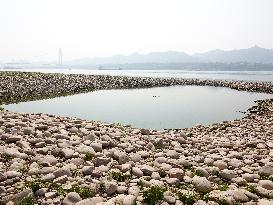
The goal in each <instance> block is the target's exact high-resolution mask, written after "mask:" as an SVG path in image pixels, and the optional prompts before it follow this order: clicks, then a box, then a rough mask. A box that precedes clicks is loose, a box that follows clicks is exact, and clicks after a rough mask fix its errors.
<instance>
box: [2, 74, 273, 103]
mask: <svg viewBox="0 0 273 205" xmlns="http://www.w3.org/2000/svg"><path fill="white" fill-rule="evenodd" d="M173 85H200V86H215V87H228V88H232V89H237V90H245V91H255V92H265V93H273V83H271V82H251V81H249V82H244V81H229V80H206V79H203V80H200V79H180V78H151V77H129V76H107V75H82V74H70V75H67V74H58V73H31V72H29V73H28V72H0V103H15V102H20V101H27V100H31V99H37V98H46V97H54V96H62V95H69V94H75V93H80V92H88V91H92V90H100V89H129V88H147V87H160V86H161V87H162V86H173Z"/></svg>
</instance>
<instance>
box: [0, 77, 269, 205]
mask: <svg viewBox="0 0 273 205" xmlns="http://www.w3.org/2000/svg"><path fill="white" fill-rule="evenodd" d="M3 75H6V76H3ZM32 75H33V76H32ZM20 76H21V77H20ZM31 76H32V77H31ZM28 78H30V80H29V81H28V80H27V79H28ZM11 79H12V80H11ZM58 80H62V81H58ZM60 82H61V83H64V84H63V86H61V83H60ZM65 82H66V84H65ZM88 82H89V83H88ZM50 83H52V84H50ZM71 83H72V84H71ZM73 83H74V84H73ZM85 83H87V85H86V84H85ZM5 85H6V87H5ZM170 85H211V86H223V87H231V88H233V89H238V90H249V91H258V92H267V93H272V91H273V90H272V83H254V82H239V81H232V82H231V81H212V80H194V79H191V80H185V79H184V80H183V79H159V78H134V77H132V78H130V77H111V76H82V75H62V74H40V73H34V74H33V73H32V74H29V73H28V74H27V73H20V74H19V73H8V74H7V73H6V74H3V73H1V82H0V90H1V91H2V102H12V101H16V100H23V99H27V97H29V98H34V97H35V96H36V97H37V96H39V95H41V96H43V93H44V92H45V91H46V92H47V93H48V94H49V93H50V94H52V95H56V94H57V95H61V94H64V93H65V94H72V93H74V92H82V91H88V90H89V89H110V88H138V87H153V86H170ZM43 86H44V87H43ZM4 88H5V89H4ZM65 88H67V89H69V90H68V91H66V90H65ZM272 180H273V100H261V101H257V103H256V106H254V107H252V108H250V109H249V113H248V114H247V116H246V117H244V118H242V119H240V120H234V121H226V122H223V123H215V124H212V125H210V126H202V125H199V126H196V127H192V128H187V129H179V130H178V129H176V130H172V129H170V130H163V131H157V130H147V129H137V128H131V127H129V126H121V125H119V124H105V123H100V122H94V121H87V120H82V119H76V118H67V117H60V116H52V115H47V114H23V113H13V112H9V111H2V112H0V204H9V205H13V204H18V205H27V204H43V205H49V204H64V205H70V204H76V205H93V204H94V205H95V204H99V205H108V204H109V205H118V204H120V205H135V204H148V205H149V204H151V205H152V204H164V205H168V204H176V205H181V204H199V205H203V204H204V205H206V204H211V205H214V204H215V205H216V204H220V205H225V204H230V205H233V204H248V205H252V204H253V205H254V204H259V205H272V204H273V181H272Z"/></svg>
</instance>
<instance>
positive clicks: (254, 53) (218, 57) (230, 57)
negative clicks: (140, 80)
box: [68, 46, 273, 65]
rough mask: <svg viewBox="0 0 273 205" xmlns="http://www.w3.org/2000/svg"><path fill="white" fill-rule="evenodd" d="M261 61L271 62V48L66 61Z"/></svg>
mask: <svg viewBox="0 0 273 205" xmlns="http://www.w3.org/2000/svg"><path fill="white" fill-rule="evenodd" d="M242 62H244V63H261V64H273V49H265V48H261V47H258V46H254V47H251V48H247V49H238V50H230V51H224V50H213V51H209V52H205V53H197V54H193V55H189V54H187V53H185V52H178V51H167V52H152V53H148V54H138V53H135V54H131V55H127V56H126V55H115V56H112V57H105V58H93V59H91V58H84V59H78V60H73V61H70V62H68V64H70V65H92V64H93V65H100V64H102V65H107V64H151V63H157V64H158V63H159V64H160V63H167V64H169V63H242Z"/></svg>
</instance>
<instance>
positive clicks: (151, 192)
mask: <svg viewBox="0 0 273 205" xmlns="http://www.w3.org/2000/svg"><path fill="white" fill-rule="evenodd" d="M165 191H166V188H164V187H161V186H153V187H151V188H150V189H147V190H145V191H143V199H144V202H145V203H146V204H148V205H155V204H156V203H158V202H160V201H162V200H163V197H164V192H165Z"/></svg>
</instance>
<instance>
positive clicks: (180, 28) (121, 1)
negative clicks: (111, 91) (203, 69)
mask: <svg viewBox="0 0 273 205" xmlns="http://www.w3.org/2000/svg"><path fill="white" fill-rule="evenodd" d="M0 37H1V38H0V61H1V60H4V61H9V60H19V59H25V60H34V61H36V60H55V59H57V55H58V48H59V47H61V48H62V50H63V55H64V56H63V58H64V60H70V59H76V58H83V57H96V56H110V55H114V54H131V53H134V52H139V53H147V52H150V51H167V50H177V51H185V52H188V53H194V52H203V51H207V50H211V49H216V48H221V49H225V50H230V49H237V48H247V47H251V46H253V45H255V44H257V45H259V46H261V47H265V48H273V0H0Z"/></svg>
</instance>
